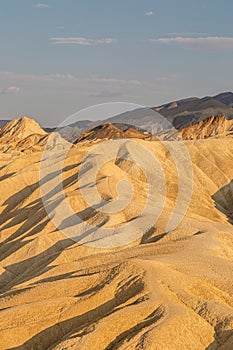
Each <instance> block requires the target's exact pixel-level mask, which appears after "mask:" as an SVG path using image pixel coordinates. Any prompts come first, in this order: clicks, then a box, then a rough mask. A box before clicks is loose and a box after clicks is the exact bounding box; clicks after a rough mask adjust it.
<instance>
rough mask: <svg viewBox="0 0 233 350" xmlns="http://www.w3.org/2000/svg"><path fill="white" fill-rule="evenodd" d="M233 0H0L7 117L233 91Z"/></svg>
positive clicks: (45, 120) (56, 120)
mask: <svg viewBox="0 0 233 350" xmlns="http://www.w3.org/2000/svg"><path fill="white" fill-rule="evenodd" d="M232 13H233V2H232V0H221V1H220V0H195V1H194V0H176V1H174V0H156V1H154V0H117V1H116V0H98V1H97V0H85V1H84V0H47V1H46V0H44V1H43V0H42V1H41V2H40V1H36V0H35V1H34V0H20V1H19V0H0V48H1V54H0V119H13V118H16V117H20V116H22V115H27V116H30V117H32V118H34V119H36V120H37V121H39V122H40V124H41V125H43V126H57V125H59V124H60V123H61V122H62V121H63V120H65V119H66V118H67V117H69V116H70V115H72V114H74V113H76V112H77V111H79V110H80V109H83V108H87V107H90V106H93V105H96V104H100V103H106V102H118V101H119V102H128V103H136V104H139V105H143V106H156V105H160V104H162V103H165V102H169V101H172V100H176V99H179V98H184V97H189V96H198V97H201V96H206V95H214V94H217V93H218V92H222V91H231V90H233V89H232V81H233V70H232V61H233V26H232Z"/></svg>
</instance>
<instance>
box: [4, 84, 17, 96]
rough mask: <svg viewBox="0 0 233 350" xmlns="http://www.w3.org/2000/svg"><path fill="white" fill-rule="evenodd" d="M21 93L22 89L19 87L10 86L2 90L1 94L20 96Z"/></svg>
mask: <svg viewBox="0 0 233 350" xmlns="http://www.w3.org/2000/svg"><path fill="white" fill-rule="evenodd" d="M19 92H20V88H19V87H18V86H8V87H6V88H4V89H2V91H1V93H2V94H3V95H7V94H18V93H19Z"/></svg>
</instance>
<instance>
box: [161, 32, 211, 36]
mask: <svg viewBox="0 0 233 350" xmlns="http://www.w3.org/2000/svg"><path fill="white" fill-rule="evenodd" d="M167 35H169V36H188V35H190V36H200V35H208V34H207V33H200V32H171V33H168V34H167Z"/></svg>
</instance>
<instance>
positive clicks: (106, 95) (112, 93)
mask: <svg viewBox="0 0 233 350" xmlns="http://www.w3.org/2000/svg"><path fill="white" fill-rule="evenodd" d="M89 96H90V97H95V98H103V99H104V98H119V97H122V96H124V95H123V93H122V92H120V91H105V90H104V91H101V92H99V93H96V94H91V95H89Z"/></svg>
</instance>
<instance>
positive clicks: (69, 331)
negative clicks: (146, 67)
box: [0, 139, 233, 350]
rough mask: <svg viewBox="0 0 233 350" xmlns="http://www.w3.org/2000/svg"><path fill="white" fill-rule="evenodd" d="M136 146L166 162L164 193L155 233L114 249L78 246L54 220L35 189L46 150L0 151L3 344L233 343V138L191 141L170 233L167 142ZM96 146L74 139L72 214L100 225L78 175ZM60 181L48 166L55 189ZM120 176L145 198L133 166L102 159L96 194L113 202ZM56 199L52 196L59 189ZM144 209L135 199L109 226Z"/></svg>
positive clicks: (172, 346) (67, 182)
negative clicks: (184, 204) (178, 218)
mask: <svg viewBox="0 0 233 350" xmlns="http://www.w3.org/2000/svg"><path fill="white" fill-rule="evenodd" d="M138 142H139V143H140V144H141V145H143V146H144V147H146V148H147V149H148V150H150V152H152V154H153V155H154V156H155V158H156V159H157V160H158V161H159V163H160V164H161V166H162V168H163V170H164V174H165V178H166V184H167V200H166V203H165V207H164V210H163V212H162V214H161V216H160V218H159V220H158V221H157V222H156V223H155V225H154V227H153V228H152V229H151V230H150V231H148V232H146V233H145V234H144V235H143V236H142V237H141V238H140V239H137V240H136V241H135V242H131V244H130V245H129V246H125V247H118V248H116V249H100V248H99V249H98V248H92V247H89V246H87V245H80V244H79V243H76V242H74V241H72V240H71V239H69V238H68V237H67V236H65V235H63V234H62V233H61V232H60V231H59V230H58V229H57V228H56V227H55V226H54V224H53V223H52V222H51V221H50V220H49V219H48V217H47V213H46V211H45V208H44V206H43V203H42V201H41V197H40V188H39V180H40V178H39V167H40V162H39V161H40V159H41V152H32V153H31V155H26V154H25V155H23V154H21V155H20V156H17V157H16V156H14V157H13V156H11V155H10V154H1V155H0V179H1V182H0V189H1V198H0V201H1V203H0V204H1V216H0V224H1V226H0V229H1V246H0V256H1V277H0V286H1V308H2V310H1V313H0V328H1V332H0V344H1V346H0V348H1V349H30V350H31V349H85V350H86V349H88V350H89V349H93V350H99V349H126V348H127V349H151V350H152V349H153V350H154V349H162V350H163V349H164V350H165V349H166V350H167V349H169V350H176V349H177V350H178V349H179V350H180V349H181V350H186V349H190V350H191V349H192V350H193V349H196V350H201V349H203V350H204V349H208V350H211V349H222V350H223V349H224V350H231V349H232V347H233V336H232V326H233V309H232V307H233V298H232V292H233V287H232V277H233V254H232V251H233V250H232V248H233V236H232V233H233V229H232V225H231V223H230V222H231V215H232V211H233V209H232V196H231V193H232V185H231V181H232V179H233V168H232V160H233V159H232V158H233V157H232V154H233V144H232V140H231V139H209V140H197V141H187V143H186V145H187V147H188V150H189V153H190V157H191V160H192V166H193V172H194V181H193V195H192V198H191V203H190V206H189V209H188V211H187V213H186V215H185V217H184V219H183V221H182V223H181V224H180V225H179V226H178V227H177V228H176V229H175V230H174V231H173V232H167V231H166V227H167V222H168V217H169V215H170V214H171V212H172V208H173V206H174V204H175V201H176V194H177V193H178V173H177V169H176V167H175V164H174V162H173V161H172V159H171V157H170V156H169V153H168V151H167V149H166V147H165V146H166V144H164V145H163V144H161V143H159V142H146V141H138ZM94 146H95V144H93V143H88V142H87V143H85V145H84V144H83V145H75V146H72V148H71V149H70V151H69V153H68V155H67V158H66V161H65V163H64V169H63V185H64V191H65V193H66V196H67V201H68V202H69V203H70V206H71V207H72V208H73V210H74V212H75V213H79V215H81V216H82V217H83V219H86V220H89V221H90V223H92V224H93V225H96V224H99V223H100V222H102V221H103V219H104V217H102V215H103V214H101V215H100V214H99V213H98V212H96V211H85V210H86V209H87V207H86V206H85V203H84V201H83V199H82V197H81V193H80V191H79V186H78V182H77V179H78V178H77V174H78V170H79V169H80V162H81V161H82V159H83V157H84V156H85V155H86V154H87V153H88V152H89V151H90V150H92V149H93V147H94ZM187 166H188V163H187ZM135 174H136V176H135ZM56 176H58V174H57V173H56V172H53V171H52V169H51V176H50V177H48V178H47V179H46V181H48V183H49V182H51V189H52V183H53V182H52V181H53V179H54V178H55V177H56ZM124 178H126V179H128V180H131V181H132V183H133V185H134V190H135V191H134V197H133V200H135V201H136V202H137V203H142V204H143V203H144V201H145V195H144V194H143V191H142V189H143V188H145V187H146V179H145V177H144V176H143V174H142V173H141V172H140V170H139V169H138V168H137V167H136V166H134V165H132V164H130V163H127V162H109V163H107V164H105V165H104V167H103V168H102V169H101V171H100V173H99V174H98V177H97V187H98V189H99V192H100V194H101V195H103V196H104V197H105V198H106V199H109V198H110V199H115V198H116V184H117V182H118V181H119V180H122V179H124ZM187 184H188V182H187ZM187 186H188V185H187ZM158 198H159V197H158ZM49 200H51V201H53V200H56V198H54V197H53V193H52V192H51V196H50V198H49ZM59 203H60V202H59V201H58V204H59ZM137 210H138V206H137ZM138 214H139V213H138V212H136V213H134V211H133V206H131V207H130V208H128V210H126V211H123V212H121V213H119V214H118V215H115V217H114V219H112V220H114V221H113V222H111V220H109V221H106V224H105V221H104V222H103V226H105V225H106V226H108V225H110V224H111V223H112V224H114V225H120V224H124V222H125V221H126V220H128V221H130V220H133V219H134V217H135V215H138ZM66 224H67V225H69V220H68V221H67V222H66ZM67 225H66V226H67ZM128 234H129V235H130V234H131V233H130V232H129V233H128Z"/></svg>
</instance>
